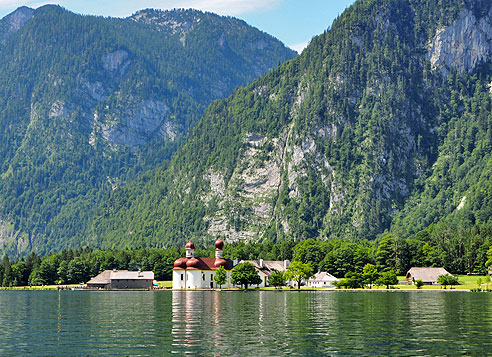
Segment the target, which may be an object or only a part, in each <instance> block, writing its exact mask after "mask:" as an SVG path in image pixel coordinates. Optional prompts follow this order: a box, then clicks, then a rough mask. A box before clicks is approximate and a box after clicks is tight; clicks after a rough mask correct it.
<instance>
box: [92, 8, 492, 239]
mask: <svg viewBox="0 0 492 357" xmlns="http://www.w3.org/2000/svg"><path fill="white" fill-rule="evenodd" d="M491 59H492V2H491V1H489V0H466V1H464V0H458V1H456V0H439V1H438V0H431V1H429V0H425V1H424V0H398V1H397V0H358V1H357V2H356V3H355V4H354V5H352V6H351V7H350V8H348V9H347V10H346V11H345V12H344V13H343V14H342V15H341V16H340V17H339V18H338V19H336V20H335V22H334V23H333V25H332V27H331V28H330V29H328V30H327V31H326V32H325V33H323V34H322V35H320V36H318V37H315V38H313V40H312V41H311V43H310V45H309V46H308V47H307V49H306V50H304V52H303V53H302V54H301V55H300V56H299V57H297V58H295V59H293V60H290V61H289V62H287V63H285V64H283V65H281V66H280V67H278V68H277V69H275V70H274V71H272V72H269V73H267V74H265V75H263V76H262V77H260V78H259V79H257V80H255V81H254V82H253V83H252V84H250V85H248V86H246V87H244V88H240V89H238V90H236V91H235V92H234V93H233V94H232V95H231V96H230V97H228V98H227V99H224V100H220V101H215V102H214V103H212V104H211V105H210V106H209V107H208V109H207V110H206V112H205V115H204V116H203V117H202V119H201V120H200V121H199V122H198V124H197V125H196V126H195V127H194V129H193V130H192V132H191V134H190V136H189V138H188V140H187V142H186V144H185V145H184V146H183V147H181V148H180V149H179V150H178V152H177V153H176V154H175V155H174V157H173V159H172V160H171V163H170V165H169V166H168V167H167V168H165V169H164V168H157V169H155V170H152V171H149V172H147V173H146V174H145V175H143V176H142V177H141V178H140V179H138V180H136V181H135V182H132V183H131V184H129V185H127V186H125V187H120V188H118V189H117V190H115V191H113V192H112V194H111V197H110V198H109V199H107V200H105V201H104V202H103V204H102V206H101V207H100V209H99V211H98V215H97V216H96V218H95V220H94V222H93V228H92V232H91V236H89V237H87V242H92V244H96V245H98V246H102V247H115V246H119V247H122V246H142V245H143V246H158V247H160V246H167V245H170V244H174V243H178V242H179V243H182V242H184V241H185V240H187V239H190V238H192V239H194V240H195V241H198V242H200V241H206V242H208V241H210V240H212V239H215V237H217V236H220V237H224V238H225V239H227V240H228V241H238V240H243V241H258V240H265V239H272V240H281V239H292V238H293V239H295V240H302V239H307V238H320V239H328V238H369V239H374V238H376V237H377V236H378V235H379V234H381V233H383V232H384V231H386V230H390V231H392V232H394V233H395V234H398V235H399V236H402V237H405V236H408V235H411V234H414V233H416V232H418V231H420V230H422V229H425V228H426V227H427V226H428V225H431V224H433V223H438V222H446V224H450V225H452V226H453V225H454V226H469V225H473V224H477V223H478V224H480V223H492V222H491V213H492V212H491V208H490V207H492V205H491V203H492V186H491V174H490V172H491V167H492V166H491V165H492V157H491V153H492V150H491V149H492V112H491V109H492V102H491V93H492V89H491V88H492V66H491ZM195 243H196V242H195Z"/></svg>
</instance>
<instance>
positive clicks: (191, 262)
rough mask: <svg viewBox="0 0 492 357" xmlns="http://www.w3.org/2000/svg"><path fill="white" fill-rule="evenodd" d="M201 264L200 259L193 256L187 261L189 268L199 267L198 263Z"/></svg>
mask: <svg viewBox="0 0 492 357" xmlns="http://www.w3.org/2000/svg"><path fill="white" fill-rule="evenodd" d="M199 264H200V261H199V260H198V259H196V258H191V259H189V260H188V261H187V262H186V266H187V267H188V268H198V265H199Z"/></svg>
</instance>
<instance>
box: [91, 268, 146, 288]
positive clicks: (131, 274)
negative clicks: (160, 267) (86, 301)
mask: <svg viewBox="0 0 492 357" xmlns="http://www.w3.org/2000/svg"><path fill="white" fill-rule="evenodd" d="M153 282H154V273H153V272H151V271H140V270H139V271H129V270H116V269H114V270H105V271H103V272H102V273H100V274H99V275H97V276H95V277H94V278H92V279H91V280H89V281H88V282H87V287H88V288H92V289H150V288H152V285H153Z"/></svg>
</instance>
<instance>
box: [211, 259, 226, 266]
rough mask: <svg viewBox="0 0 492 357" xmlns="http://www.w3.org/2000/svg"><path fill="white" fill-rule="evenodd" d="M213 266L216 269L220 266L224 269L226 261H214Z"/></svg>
mask: <svg viewBox="0 0 492 357" xmlns="http://www.w3.org/2000/svg"><path fill="white" fill-rule="evenodd" d="M214 265H215V267H216V268H218V267H220V266H223V267H224V268H225V266H226V265H227V260H225V259H215V263H214Z"/></svg>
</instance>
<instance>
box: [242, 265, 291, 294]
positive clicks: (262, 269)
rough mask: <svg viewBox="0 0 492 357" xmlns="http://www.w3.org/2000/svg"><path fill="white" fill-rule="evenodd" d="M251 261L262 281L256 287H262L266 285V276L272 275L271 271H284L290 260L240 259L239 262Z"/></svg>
mask: <svg viewBox="0 0 492 357" xmlns="http://www.w3.org/2000/svg"><path fill="white" fill-rule="evenodd" d="M245 262H248V263H251V264H253V265H254V267H255V268H256V270H257V271H258V273H259V275H260V278H261V280H262V283H261V284H260V285H258V287H260V288H263V287H265V286H268V278H269V277H271V276H272V273H273V272H274V271H275V270H277V271H283V272H285V271H286V270H287V267H288V266H289V265H290V260H263V259H259V260H241V261H240V263H245Z"/></svg>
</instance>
